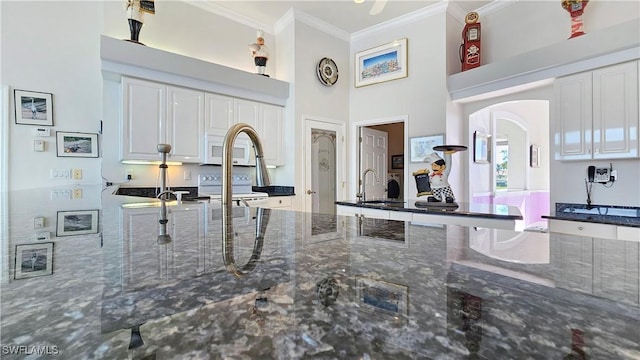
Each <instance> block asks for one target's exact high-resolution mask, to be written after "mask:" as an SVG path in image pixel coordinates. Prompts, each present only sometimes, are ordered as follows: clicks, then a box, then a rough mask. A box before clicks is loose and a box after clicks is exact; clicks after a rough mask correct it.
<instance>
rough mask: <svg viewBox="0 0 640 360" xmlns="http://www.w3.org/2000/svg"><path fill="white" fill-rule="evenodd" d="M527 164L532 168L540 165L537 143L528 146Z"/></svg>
mask: <svg viewBox="0 0 640 360" xmlns="http://www.w3.org/2000/svg"><path fill="white" fill-rule="evenodd" d="M529 166H531V167H532V168H537V167H540V147H539V146H537V145H531V146H530V147H529Z"/></svg>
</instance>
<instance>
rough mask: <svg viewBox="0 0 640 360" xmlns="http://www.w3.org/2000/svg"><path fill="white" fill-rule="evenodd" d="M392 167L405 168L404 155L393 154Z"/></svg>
mask: <svg viewBox="0 0 640 360" xmlns="http://www.w3.org/2000/svg"><path fill="white" fill-rule="evenodd" d="M391 168H392V169H404V155H391Z"/></svg>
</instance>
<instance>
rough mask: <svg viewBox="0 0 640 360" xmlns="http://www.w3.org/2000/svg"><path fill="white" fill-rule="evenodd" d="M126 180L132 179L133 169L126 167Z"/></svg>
mask: <svg viewBox="0 0 640 360" xmlns="http://www.w3.org/2000/svg"><path fill="white" fill-rule="evenodd" d="M127 180H133V170H131V169H127Z"/></svg>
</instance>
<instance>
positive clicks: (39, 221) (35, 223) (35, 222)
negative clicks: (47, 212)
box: [33, 216, 44, 229]
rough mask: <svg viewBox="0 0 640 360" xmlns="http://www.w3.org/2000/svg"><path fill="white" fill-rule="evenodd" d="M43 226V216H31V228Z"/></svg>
mask: <svg viewBox="0 0 640 360" xmlns="http://www.w3.org/2000/svg"><path fill="white" fill-rule="evenodd" d="M43 227H44V218H43V217H42V216H38V217H34V218H33V228H34V229H42V228H43Z"/></svg>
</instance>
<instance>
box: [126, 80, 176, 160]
mask: <svg viewBox="0 0 640 360" xmlns="http://www.w3.org/2000/svg"><path fill="white" fill-rule="evenodd" d="M166 91H167V87H166V86H165V85H162V84H158V83H154V82H151V81H144V80H138V79H129V78H123V79H122V94H123V104H122V106H123V109H122V110H123V112H122V115H123V118H122V135H123V136H122V156H121V157H122V159H123V160H159V156H158V144H159V143H163V142H164V139H165V134H164V132H165V129H164V127H165V126H164V124H165V123H166V115H167V111H166V99H167V95H166Z"/></svg>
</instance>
